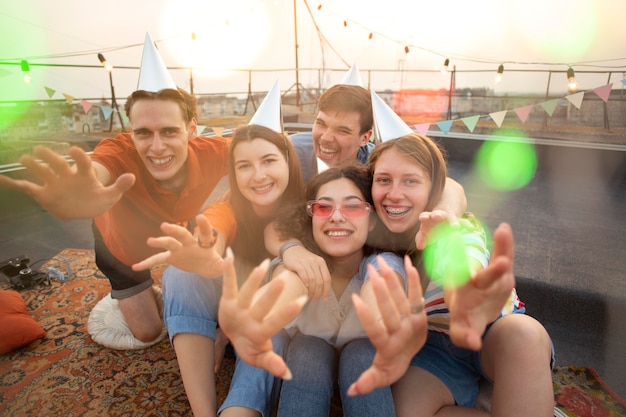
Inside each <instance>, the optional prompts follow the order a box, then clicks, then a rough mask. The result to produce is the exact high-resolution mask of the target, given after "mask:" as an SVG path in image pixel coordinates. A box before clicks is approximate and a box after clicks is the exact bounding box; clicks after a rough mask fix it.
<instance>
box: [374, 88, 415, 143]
mask: <svg viewBox="0 0 626 417" xmlns="http://www.w3.org/2000/svg"><path fill="white" fill-rule="evenodd" d="M371 94H372V111H373V112H374V133H375V135H376V138H377V139H378V140H379V141H381V142H385V141H387V140H390V139H395V138H399V137H402V136H405V135H408V134H411V133H414V132H413V129H411V128H410V127H409V125H407V124H406V123H405V122H404V120H402V119H401V118H400V116H398V115H397V114H396V113H395V112H394V111H393V110H392V109H391V107H389V106H388V105H387V103H385V102H384V101H383V100H382V99H381V98H380V97H379V96H378V94H376V93H375V92H373V91H372V92H371Z"/></svg>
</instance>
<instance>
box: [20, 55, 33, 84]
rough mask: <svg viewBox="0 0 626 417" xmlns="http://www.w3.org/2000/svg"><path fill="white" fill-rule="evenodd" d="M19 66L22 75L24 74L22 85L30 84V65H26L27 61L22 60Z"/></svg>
mask: <svg viewBox="0 0 626 417" xmlns="http://www.w3.org/2000/svg"><path fill="white" fill-rule="evenodd" d="M20 65H21V67H22V73H23V74H24V83H25V84H30V81H31V78H30V65H28V61H26V60H25V59H23V60H22V62H21V63H20Z"/></svg>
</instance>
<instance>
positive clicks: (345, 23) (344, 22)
mask: <svg viewBox="0 0 626 417" xmlns="http://www.w3.org/2000/svg"><path fill="white" fill-rule="evenodd" d="M347 26H348V21H347V20H344V21H343V27H344V28H345V27H347Z"/></svg>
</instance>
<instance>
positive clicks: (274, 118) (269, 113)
mask: <svg viewBox="0 0 626 417" xmlns="http://www.w3.org/2000/svg"><path fill="white" fill-rule="evenodd" d="M248 124H249V125H260V126H265V127H267V128H269V129H272V130H273V131H275V132H278V133H282V132H283V117H282V109H281V104H280V87H279V86H278V80H276V81H274V85H273V86H272V88H271V89H270V91H268V93H267V95H266V96H265V98H264V99H263V102H261V105H260V106H259V108H258V109H257V110H256V112H255V113H254V115H253V116H252V118H251V119H250V122H248Z"/></svg>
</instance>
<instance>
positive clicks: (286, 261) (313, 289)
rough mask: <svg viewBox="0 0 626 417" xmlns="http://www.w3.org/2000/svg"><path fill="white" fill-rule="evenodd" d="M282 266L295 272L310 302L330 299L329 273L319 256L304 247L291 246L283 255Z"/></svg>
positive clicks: (324, 262)
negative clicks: (306, 291) (307, 293)
mask: <svg viewBox="0 0 626 417" xmlns="http://www.w3.org/2000/svg"><path fill="white" fill-rule="evenodd" d="M283 266H284V267H285V268H287V269H289V270H290V271H293V272H295V273H296V274H298V276H299V277H300V280H301V281H302V283H303V284H304V286H305V287H306V288H307V290H308V291H309V298H310V299H311V300H317V299H318V298H320V297H322V299H324V300H327V299H328V297H330V288H331V284H330V271H328V265H327V264H326V261H325V260H324V258H322V257H321V256H318V255H316V254H314V253H312V252H310V251H309V250H308V249H306V248H305V247H304V246H301V245H298V246H293V247H291V248H289V249H288V250H286V251H285V253H284V254H283Z"/></svg>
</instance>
